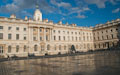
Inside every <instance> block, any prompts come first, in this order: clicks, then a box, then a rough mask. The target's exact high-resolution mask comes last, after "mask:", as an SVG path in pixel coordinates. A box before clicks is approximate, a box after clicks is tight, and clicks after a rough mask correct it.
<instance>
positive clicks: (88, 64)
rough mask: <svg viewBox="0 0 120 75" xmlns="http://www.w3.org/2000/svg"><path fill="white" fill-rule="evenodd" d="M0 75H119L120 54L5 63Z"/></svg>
mask: <svg viewBox="0 0 120 75" xmlns="http://www.w3.org/2000/svg"><path fill="white" fill-rule="evenodd" d="M0 75H120V52H116V51H112V52H98V53H94V54H86V55H77V56H66V57H55V58H41V59H26V60H12V61H5V62H0Z"/></svg>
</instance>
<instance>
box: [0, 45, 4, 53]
mask: <svg viewBox="0 0 120 75" xmlns="http://www.w3.org/2000/svg"><path fill="white" fill-rule="evenodd" d="M2 53H3V46H0V54H2Z"/></svg>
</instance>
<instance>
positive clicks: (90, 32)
mask: <svg viewBox="0 0 120 75" xmlns="http://www.w3.org/2000/svg"><path fill="white" fill-rule="evenodd" d="M119 24H120V19H117V20H115V22H110V23H109V22H108V23H106V24H105V25H97V26H96V27H78V26H77V25H76V24H68V23H66V24H62V22H61V21H59V22H58V23H57V24H55V23H53V21H48V19H44V20H42V13H41V12H40V11H39V9H36V10H35V13H34V16H33V19H28V17H25V19H24V20H23V19H17V18H16V16H15V15H11V16H10V18H6V17H0V56H4V57H8V56H9V57H11V56H18V57H27V56H28V55H35V56H41V55H45V54H49V55H53V54H65V53H69V52H70V51H71V48H72V47H74V49H75V51H79V52H87V51H89V50H96V49H104V48H108V46H107V47H106V45H108V42H109V44H110V45H109V46H110V47H111V44H112V45H113V42H114V45H116V42H118V41H119V39H120V37H119V38H118V36H119V35H118V34H119V33H120V25H119ZM111 29H112V32H111ZM106 30H107V33H106ZM106 36H107V39H106ZM111 36H112V38H111ZM101 38H102V39H101ZM108 38H110V39H109V40H108ZM102 46H104V47H102Z"/></svg>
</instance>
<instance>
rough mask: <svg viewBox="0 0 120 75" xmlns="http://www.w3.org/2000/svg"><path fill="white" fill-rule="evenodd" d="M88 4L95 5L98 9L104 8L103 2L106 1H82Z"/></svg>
mask: <svg viewBox="0 0 120 75" xmlns="http://www.w3.org/2000/svg"><path fill="white" fill-rule="evenodd" d="M84 1H85V2H86V3H88V4H96V5H97V7H98V8H105V2H106V1H107V0H84Z"/></svg>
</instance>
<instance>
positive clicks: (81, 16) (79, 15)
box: [76, 14, 86, 18]
mask: <svg viewBox="0 0 120 75" xmlns="http://www.w3.org/2000/svg"><path fill="white" fill-rule="evenodd" d="M76 17H77V18H86V16H85V15H81V14H78V15H77V16H76Z"/></svg>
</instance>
